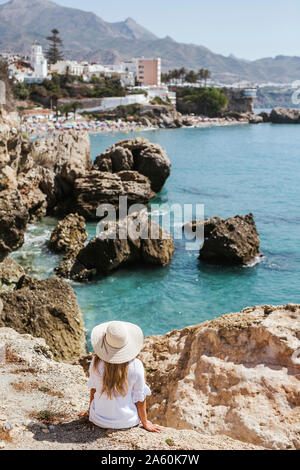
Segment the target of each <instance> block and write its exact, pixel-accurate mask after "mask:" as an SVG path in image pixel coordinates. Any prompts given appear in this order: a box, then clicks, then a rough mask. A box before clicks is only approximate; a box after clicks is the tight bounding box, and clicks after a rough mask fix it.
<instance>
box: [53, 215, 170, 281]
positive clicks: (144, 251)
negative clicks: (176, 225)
mask: <svg viewBox="0 0 300 470" xmlns="http://www.w3.org/2000/svg"><path fill="white" fill-rule="evenodd" d="M151 234H152V238H151ZM173 252H174V242H173V239H172V237H171V235H170V234H169V233H168V232H167V231H165V230H164V229H162V228H161V227H160V226H159V225H157V224H155V223H154V222H151V221H150V219H149V218H148V216H147V214H146V213H145V212H143V211H142V212H137V213H134V214H132V215H130V216H128V217H126V218H125V219H123V220H120V221H119V222H116V223H112V222H109V223H108V227H107V230H105V231H103V232H101V233H99V235H98V237H97V238H94V239H93V240H91V241H90V242H89V243H88V245H87V246H86V247H85V248H83V249H82V250H80V251H79V253H78V254H77V257H76V260H75V262H74V264H73V265H72V266H70V265H69V264H68V267H69V268H70V270H69V272H66V271H67V269H66V265H64V266H63V268H62V267H61V268H60V269H59V270H58V271H57V272H58V273H60V274H61V275H63V276H64V277H70V278H71V279H74V280H77V281H85V280H90V279H91V278H92V277H93V276H94V275H96V274H101V275H107V274H109V273H110V272H112V271H114V270H116V269H118V268H120V267H122V266H125V265H129V264H150V265H157V266H164V265H166V264H168V263H169V262H170V260H171V258H172V255H173Z"/></svg>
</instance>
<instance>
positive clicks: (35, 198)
mask: <svg viewBox="0 0 300 470" xmlns="http://www.w3.org/2000/svg"><path fill="white" fill-rule="evenodd" d="M41 182H42V172H41V171H39V169H37V168H32V169H31V170H30V171H29V172H28V173H26V174H20V175H19V178H18V189H19V192H20V195H21V197H22V201H23V203H24V205H25V207H26V209H27V211H28V214H29V219H30V220H31V221H32V220H35V219H39V218H41V217H44V216H45V215H47V208H48V202H47V195H46V194H45V193H44V192H43V191H42V190H41V188H40V185H41Z"/></svg>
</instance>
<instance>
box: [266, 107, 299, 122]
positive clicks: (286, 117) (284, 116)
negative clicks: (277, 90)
mask: <svg viewBox="0 0 300 470" xmlns="http://www.w3.org/2000/svg"><path fill="white" fill-rule="evenodd" d="M262 117H263V118H264V121H265V122H272V123H274V124H300V109H291V108H274V109H272V111H271V113H269V114H266V113H264V114H262Z"/></svg>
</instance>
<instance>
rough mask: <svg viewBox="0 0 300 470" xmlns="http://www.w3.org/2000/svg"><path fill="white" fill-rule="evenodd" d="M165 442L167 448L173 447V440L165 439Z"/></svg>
mask: <svg viewBox="0 0 300 470" xmlns="http://www.w3.org/2000/svg"><path fill="white" fill-rule="evenodd" d="M165 442H166V444H168V446H170V447H173V446H174V445H175V442H174V440H173V439H171V438H167V439H166V441H165Z"/></svg>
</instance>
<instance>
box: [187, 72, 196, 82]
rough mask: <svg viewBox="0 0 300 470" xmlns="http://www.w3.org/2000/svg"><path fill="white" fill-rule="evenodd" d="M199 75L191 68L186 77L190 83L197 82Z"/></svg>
mask: <svg viewBox="0 0 300 470" xmlns="http://www.w3.org/2000/svg"><path fill="white" fill-rule="evenodd" d="M197 78H198V75H197V74H196V73H195V72H194V70H190V71H189V73H187V74H186V76H185V79H186V81H187V82H189V83H196V82H197Z"/></svg>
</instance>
